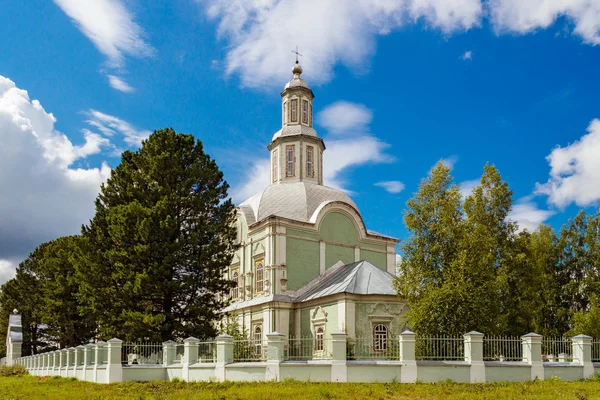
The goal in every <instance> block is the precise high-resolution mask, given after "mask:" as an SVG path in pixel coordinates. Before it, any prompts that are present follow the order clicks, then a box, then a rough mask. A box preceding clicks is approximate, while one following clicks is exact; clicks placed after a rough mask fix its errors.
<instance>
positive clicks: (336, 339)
mask: <svg viewBox="0 0 600 400" xmlns="http://www.w3.org/2000/svg"><path fill="white" fill-rule="evenodd" d="M347 342H348V335H346V333H345V332H334V333H332V334H331V381H332V382H348V363H347V359H346V348H347Z"/></svg>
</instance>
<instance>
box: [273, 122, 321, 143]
mask: <svg viewBox="0 0 600 400" xmlns="http://www.w3.org/2000/svg"><path fill="white" fill-rule="evenodd" d="M295 135H306V136H312V137H318V136H317V131H315V130H314V129H313V128H312V127H310V126H306V125H285V126H284V127H283V128H281V129H280V130H278V131H277V132H275V134H274V135H273V139H271V141H273V140H275V139H277V138H278V137H283V136H295Z"/></svg>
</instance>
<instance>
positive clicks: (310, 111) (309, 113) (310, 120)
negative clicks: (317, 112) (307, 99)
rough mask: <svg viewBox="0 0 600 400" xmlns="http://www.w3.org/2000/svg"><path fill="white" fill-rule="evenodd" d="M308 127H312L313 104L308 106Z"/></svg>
mask: <svg viewBox="0 0 600 400" xmlns="http://www.w3.org/2000/svg"><path fill="white" fill-rule="evenodd" d="M308 126H312V104H309V105H308Z"/></svg>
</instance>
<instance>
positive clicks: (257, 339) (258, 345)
mask: <svg viewBox="0 0 600 400" xmlns="http://www.w3.org/2000/svg"><path fill="white" fill-rule="evenodd" d="M252 339H253V342H254V354H255V355H256V356H259V357H260V355H261V353H262V327H261V326H260V325H256V326H255V327H254V337H253V338H252Z"/></svg>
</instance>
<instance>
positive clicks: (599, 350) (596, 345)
mask: <svg viewBox="0 0 600 400" xmlns="http://www.w3.org/2000/svg"><path fill="white" fill-rule="evenodd" d="M592 362H600V340H599V339H594V340H592Z"/></svg>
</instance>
